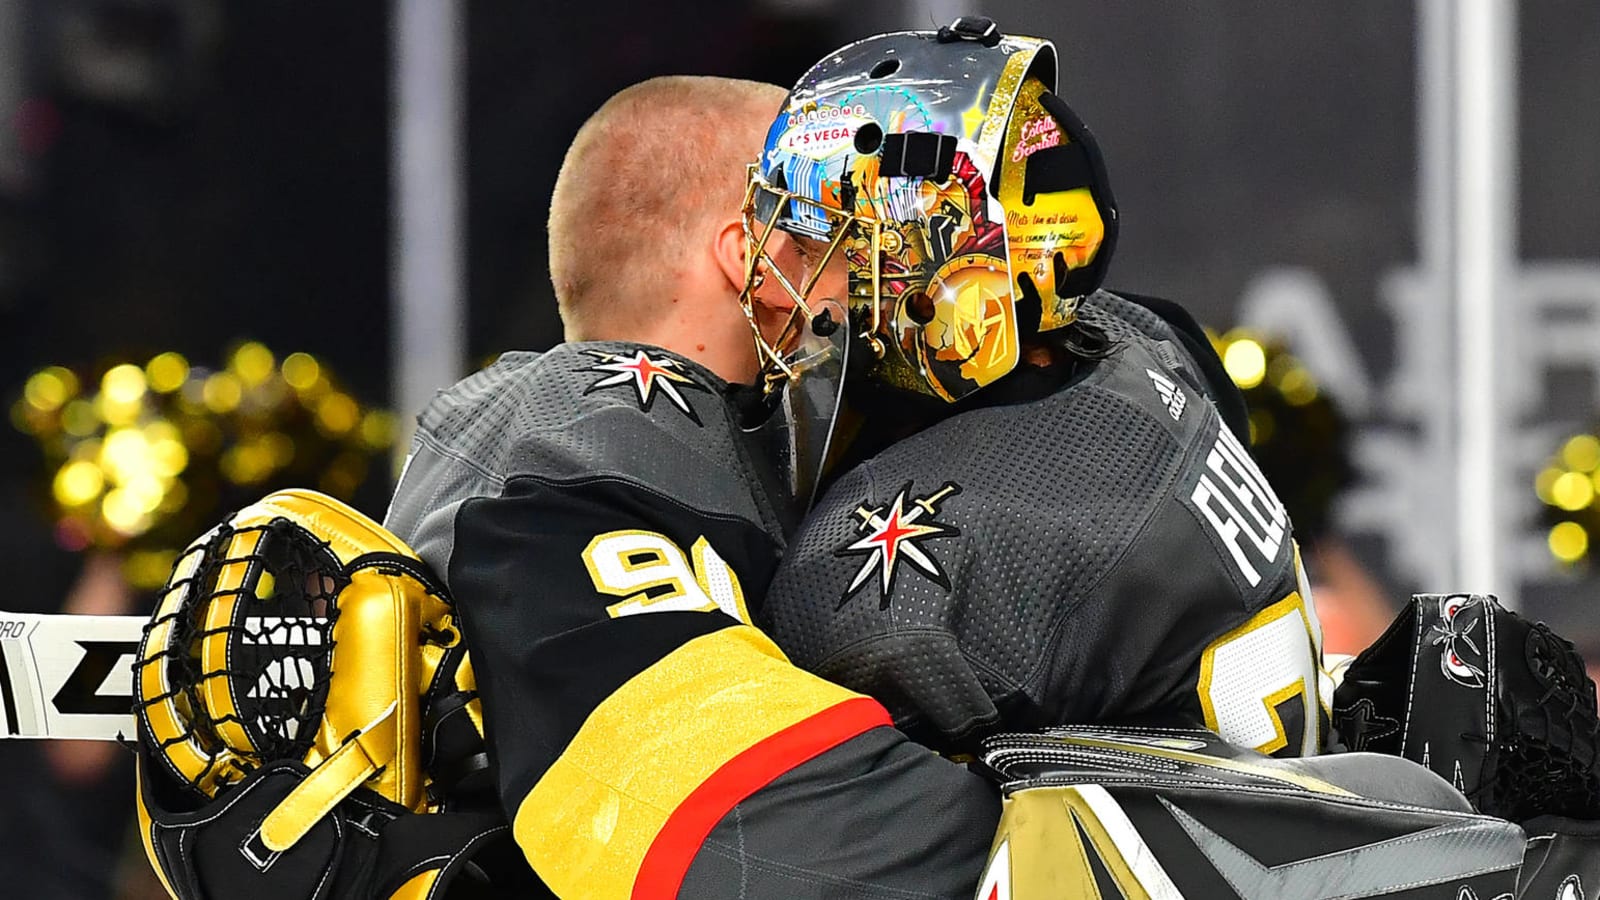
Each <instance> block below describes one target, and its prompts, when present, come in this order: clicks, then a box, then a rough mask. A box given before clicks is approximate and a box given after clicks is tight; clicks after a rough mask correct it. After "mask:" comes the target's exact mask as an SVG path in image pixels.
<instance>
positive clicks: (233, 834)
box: [134, 490, 548, 900]
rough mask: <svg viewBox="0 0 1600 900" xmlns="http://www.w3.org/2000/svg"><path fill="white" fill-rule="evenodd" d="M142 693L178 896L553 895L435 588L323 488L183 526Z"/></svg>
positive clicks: (145, 735)
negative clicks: (191, 532) (506, 794)
mask: <svg viewBox="0 0 1600 900" xmlns="http://www.w3.org/2000/svg"><path fill="white" fill-rule="evenodd" d="M134 693H135V713H136V718H137V724H138V732H139V735H138V736H139V761H138V777H139V789H138V797H137V800H138V803H137V805H138V812H139V819H140V826H141V827H140V832H141V836H142V838H143V840H144V845H145V850H146V853H147V855H148V856H149V858H150V862H151V864H152V865H153V866H154V867H155V869H156V871H157V873H158V874H159V875H160V877H161V879H162V881H163V883H164V885H165V886H166V888H167V891H168V893H169V894H171V895H172V896H173V897H175V898H180V900H202V898H207V900H209V898H221V897H227V898H242V900H252V898H269V897H270V898H301V897H304V898H325V897H340V898H345V897H350V898H369V897H370V898H397V900H399V898H405V900H420V898H442V897H468V898H477V897H500V896H512V895H516V896H522V897H526V896H548V894H547V893H545V892H544V890H543V887H542V885H540V884H539V882H538V880H537V878H536V877H535V876H534V875H533V873H532V871H531V870H530V869H528V867H527V864H526V862H525V861H524V860H523V858H522V856H521V853H520V852H519V851H518V850H517V848H516V845H515V843H514V842H513V840H512V838H511V834H510V828H509V826H508V825H507V823H506V822H505V820H504V817H503V816H502V815H501V814H500V812H499V809H498V805H497V803H496V801H495V798H494V790H493V784H492V776H491V773H490V772H489V770H488V757H487V753H486V751H485V748H484V743H483V739H482V727H483V726H482V722H483V718H482V712H481V709H480V708H479V704H478V701H477V695H476V691H475V684H474V681H473V677H472V671H471V664H470V661H469V659H468V657H467V655H466V650H465V648H464V647H463V646H462V643H461V636H460V630H459V628H458V627H457V625H456V621H455V614H454V611H453V609H452V607H451V604H450V602H449V599H448V597H447V595H446V594H445V592H444V591H443V589H442V587H441V586H440V585H439V584H438V582H437V581H436V580H435V579H434V577H433V576H432V575H431V573H430V572H429V571H428V569H427V567H426V566H425V565H424V564H423V563H422V561H421V560H420V559H418V558H417V557H416V555H415V554H414V553H412V552H411V551H410V549H409V548H407V547H406V546H405V544H404V543H402V542H401V541H400V540H399V539H398V538H396V537H395V536H394V535H392V534H390V533H389V532H387V531H385V530H384V529H383V528H382V526H380V525H378V524H377V523H375V522H373V521H372V520H370V519H368V518H367V517H365V516H363V515H361V514H360V513H358V512H356V511H355V510H353V509H351V508H349V507H348V506H345V505H344V504H342V503H339V502H338V501H336V500H334V499H332V498H330V497H326V496H323V495H321V494H317V493H315V492H312V491H302V490H290V491H280V492H278V493H274V494H271V495H269V496H267V497H266V498H264V499H262V500H261V501H260V502H258V503H255V504H253V505H251V506H249V507H246V508H245V509H243V510H240V511H239V512H237V513H235V514H234V515H232V516H230V517H229V518H228V519H227V520H226V521H224V522H223V523H222V524H221V525H219V526H217V527H216V528H215V529H213V530H212V531H210V532H209V533H207V534H206V535H204V536H202V537H201V538H200V539H198V540H196V541H195V542H194V543H193V544H191V545H190V546H189V548H188V549H187V550H186V551H185V552H184V554H183V555H182V556H181V557H180V558H179V560H178V563H177V565H176V567H175V569H174V571H173V575H172V577H171V579H170V581H169V582H168V584H167V587H166V589H165V590H164V592H163V594H162V596H161V599H160V601H159V603H158V605H157V609H156V612H155V615H154V616H153V617H152V619H151V621H150V623H149V625H148V626H147V627H146V629H145V632H144V637H143V640H142V642H141V644H140V647H139V654H138V659H137V662H136V663H135V666H134Z"/></svg>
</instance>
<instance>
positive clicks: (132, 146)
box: [0, 0, 1600, 898]
mask: <svg viewBox="0 0 1600 900" xmlns="http://www.w3.org/2000/svg"><path fill="white" fill-rule="evenodd" d="M1484 10H1488V11H1489V12H1488V14H1487V15H1488V16H1489V17H1488V18H1483V17H1482V16H1480V15H1479V13H1480V12H1482V11H1484ZM966 12H981V13H982V14H985V15H989V16H991V17H993V18H994V19H995V20H996V21H998V22H999V23H1000V25H1001V27H1002V28H1003V29H1008V30H1014V31H1017V32H1020V33H1031V34H1036V35H1039V36H1043V37H1048V38H1050V39H1052V40H1054V41H1055V42H1056V44H1057V47H1058V50H1059V52H1060V56H1061V62H1062V66H1061V69H1062V75H1061V85H1062V86H1061V93H1062V94H1063V96H1065V98H1066V99H1067V100H1068V102H1069V103H1071V104H1072V105H1073V106H1074V107H1075V108H1076V109H1077V110H1078V112H1079V113H1080V115H1081V116H1082V117H1083V118H1084V120H1085V121H1086V122H1088V123H1089V125H1090V127H1091V128H1092V129H1094V131H1095V133H1096V134H1097V136H1098V138H1099V140H1100V143H1101V145H1102V149H1103V150H1104V153H1105V156H1106V159H1107V161H1108V166H1109V168H1110V172H1111V176H1112V179H1113V183H1114V184H1115V187H1116V193H1117V198H1118V200H1119V203H1120V206H1121V210H1122V215H1123V229H1122V237H1121V242H1120V244H1119V246H1118V248H1117V258H1116V260H1115V262H1114V264H1113V266H1112V269H1111V276H1110V279H1109V283H1110V285H1111V286H1112V287H1124V288H1127V289H1130V290H1137V291H1140V292H1144V293H1153V294H1158V295H1162V296H1166V297H1170V298H1173V299H1175V300H1178V301H1181V302H1183V303H1185V304H1187V305H1188V306H1189V307H1190V308H1191V310H1192V311H1193V312H1194V313H1195V315H1196V316H1197V318H1199V319H1200V320H1201V321H1202V322H1204V323H1205V324H1207V325H1208V326H1210V327H1211V328H1213V329H1214V330H1215V332H1216V342H1217V346H1218V348H1219V350H1220V351H1221V352H1222V353H1223V354H1224V358H1225V360H1226V362H1227V364H1228V368H1229V371H1230V373H1232V374H1233V375H1234V377H1235V379H1236V380H1237V381H1238V382H1239V383H1240V384H1241V386H1242V387H1244V388H1246V390H1247V393H1248V395H1249V397H1250V400H1251V403H1252V409H1253V414H1252V426H1253V430H1254V434H1255V438H1256V449H1257V453H1258V455H1259V456H1260V457H1261V459H1262V460H1263V465H1264V466H1265V467H1266V468H1268V470H1269V476H1270V477H1271V478H1272V480H1273V482H1274V484H1275V485H1278V487H1279V490H1280V492H1281V493H1282V494H1284V497H1285V500H1286V501H1287V502H1289V504H1290V506H1291V512H1292V514H1293V516H1294V518H1295V521H1296V523H1297V526H1298V527H1299V529H1300V532H1301V534H1300V536H1301V539H1302V543H1303V544H1304V545H1305V546H1306V548H1307V563H1308V566H1309V567H1310V568H1311V569H1312V575H1313V579H1314V580H1315V581H1316V582H1318V587H1317V598H1318V602H1319V606H1320V607H1321V608H1322V611H1323V615H1324V619H1325V621H1326V622H1327V623H1328V630H1329V641H1330V645H1332V649H1336V650H1342V651H1344V652H1354V651H1356V650H1358V649H1360V647H1361V646H1363V645H1364V643H1365V642H1366V641H1369V640H1370V639H1371V638H1372V637H1373V636H1375V635H1376V633H1377V631H1378V630H1381V628H1382V627H1383V625H1384V624H1386V623H1387V621H1388V618H1389V616H1390V614H1391V612H1392V610H1393V609H1394V608H1396V607H1397V606H1398V605H1399V603H1400V601H1401V600H1402V599H1403V598H1404V597H1406V596H1407V595H1408V594H1409V593H1410V592H1411V591H1414V590H1448V589H1454V588H1458V587H1461V586H1463V585H1464V584H1469V583H1473V582H1472V579H1473V578H1474V577H1478V576H1481V575H1482V573H1484V572H1488V573H1490V574H1491V575H1492V583H1493V584H1494V585H1496V590H1497V591H1498V592H1500V593H1501V594H1502V595H1503V596H1504V597H1506V598H1507V599H1508V600H1509V601H1511V602H1513V603H1515V604H1516V605H1517V606H1518V607H1520V608H1521V609H1522V610H1524V611H1525V612H1527V613H1529V614H1531V615H1533V616H1534V617H1536V618H1541V619H1544V620H1546V621H1549V622H1551V623H1552V624H1553V625H1554V626H1555V627H1557V629H1558V630H1560V631H1561V632H1562V633H1564V634H1566V635H1568V636H1569V637H1571V638H1573V639H1574V640H1576V641H1578V642H1579V644H1580V646H1581V648H1582V649H1584V650H1585V651H1586V653H1587V654H1588V655H1589V656H1591V657H1596V656H1600V609H1596V607H1595V604H1596V601H1597V599H1600V598H1597V595H1596V578H1595V575H1594V572H1593V567H1592V564H1591V562H1590V552H1589V541H1590V536H1591V535H1593V534H1595V531H1596V529H1600V513H1597V512H1596V504H1595V495H1596V490H1597V487H1600V473H1597V469H1600V439H1597V438H1596V437H1595V436H1594V431H1595V428H1596V425H1597V424H1600V12H1597V10H1596V8H1595V7H1594V5H1593V4H1592V3H1582V2H1573V0H1525V2H1520V3H1517V2H1504V0H1496V2H1488V0H1486V2H1484V3H1482V4H1457V3H1456V2H1454V0H1415V2H1403V0H1345V2H1340V3H1332V2H1313V3H1297V4H1283V3H1276V2H1267V0H1211V2H1203V3H1181V4H1180V3H1167V2H1158V0H1124V2H1120V3H1115V4H1111V3H1099V2H1088V0H1059V2H1055V3H1051V4H1039V3H1030V2H1024V0H991V2H986V3H983V4H981V5H977V6H973V7H968V6H966V5H964V4H959V3H949V2H943V0H931V2H930V0H881V2H873V3H871V4H867V3H862V2H840V0H744V2H733V0H725V2H724V0H654V2H650V3H648V4H646V3H642V2H636V0H617V2H612V3H606V4H599V3H595V4H567V3H562V4H556V3H547V2H542V0H541V2H536V3H521V4H488V3H480V4H469V3H462V2H447V0H392V2H385V0H343V2H340V3H333V4H327V3H323V4H312V3H308V2H276V3H270V4H269V3H243V2H232V3H224V2H220V0H0V323H3V324H0V391H4V392H5V401H6V403H7V404H8V405H9V409H10V416H11V424H10V425H9V426H6V427H3V428H0V459H3V463H4V464H3V466H0V499H3V502H4V503H5V508H6V509H7V510H8V513H7V515H6V516H5V518H4V520H0V563H3V565H4V569H3V571H4V572H5V574H6V578H7V586H6V592H7V598H6V600H5V602H4V604H3V606H4V608H6V609H9V610H19V611H23V610H25V611H37V612H53V611H61V610H64V609H65V610H70V611H75V612H144V611H145V610H146V609H147V604H148V602H149V596H150V595H149V593H148V592H149V586H150V585H151V584H153V583H158V582H159V581H160V579H161V578H162V577H164V575H165V566H166V565H167V564H168V563H169V561H170V558H171V557H170V554H171V553H172V552H173V551H175V550H176V549H177V548H178V547H179V546H181V543H182V542H183V541H184V540H186V539H188V538H189V537H192V536H194V534H196V533H197V532H198V531H199V530H200V529H201V528H202V527H204V526H205V525H206V524H209V522H211V521H214V520H215V519H217V518H219V517H220V516H221V515H222V514H223V513H225V512H226V511H227V510H228V509H231V508H233V507H235V506H238V505H240V504H242V503H245V502H248V501H249V500H250V499H253V498H254V497H255V496H257V495H259V494H261V493H263V492H265V491H266V490H269V489H271V488H274V487H278V486H283V485H287V484H304V485H311V486H317V487H321V488H323V489H324V490H328V491H330V492H333V493H336V494H339V495H341V496H346V497H349V498H352V499H353V501H354V502H355V503H356V505H357V506H359V507H361V508H362V509H363V510H365V511H366V512H368V513H370V514H372V515H374V516H381V514H382V512H383V506H384V502H385V499H386V497H387V494H388V490H389V487H390V485H391V479H392V473H393V471H394V469H393V465H392V461H393V459H394V452H393V448H394V446H395V443H396V441H403V438H404V433H405V430H406V422H407V420H408V419H409V417H410V416H411V415H412V414H414V413H415V411H416V410H417V409H418V408H420V406H421V404H422V403H423V402H425V401H426V399H427V397H428V396H429V394H430V393H431V391H432V390H433V389H435V388H437V387H441V386H443V385H445V384H447V383H448V382H450V381H452V380H454V379H455V378H456V377H459V376H460V375H461V374H464V373H465V372H466V371H468V370H470V369H471V368H473V367H476V366H477V365H480V364H482V363H483V362H485V361H487V360H489V359H492V358H493V357H494V356H495V355H496V354H498V353H500V352H502V351H505V350H508V349H513V348H527V349H541V348H544V347H548V346H549V345H551V344H552V343H554V342H556V341H557V340H559V337H560V328H559V325H558V322H557V319H556V314H555V304H554V301H553V299H552V295H551V290H550V286H549V283H548V280H547V278H546V275H545V258H544V253H545V245H544V230H543V228H544V219H545V211H546V206H547V203H548V199H549V193H550V190H551V186H552V184H553V183H554V179H555V173H556V168H557V166H558V165H559V162H560V159H561V156H562V153H563V152H564V150H565V148H566V145H567V143H568V141H569V140H570V139H571V137H572V135H573V134H574V133H575V131H576V130H577V127H578V125H579V124H580V123H581V122H582V121H583V119H584V118H585V117H586V116H587V115H588V114H589V113H590V112H591V111H592V110H593V109H594V108H595V107H597V106H598V105H599V104H600V103H601V102H602V101H603V100H604V99H605V98H606V97H607V96H609V95H610V94H611V93H613V92H614V91H616V90H617V89H619V88H621V87H623V86H626V85H628V84H631V83H633V82H636V81H639V80H641V79H643V78H646V77H649V76H652V75H657V74H664V73H677V72H681V73H701V74H721V75H737V76H744V77H753V78H760V79H765V80H769V81H774V82H777V83H781V84H789V83H792V82H793V81H794V79H795V78H797V77H798V76H799V74H800V73H801V72H802V71H803V70H804V69H805V68H806V67H807V66H808V65H809V64H810V63H811V62H813V61H814V60H815V59H817V58H818V57H820V56H821V55H822V54H823V53H824V52H826V51H828V50H830V49H832V48H833V47H835V46H837V45H839V44H840V43H843V42H845V41H847V40H852V39H855V38H857V37H861V36H864V35H866V34H869V33H872V32H874V31H881V30H888V29H892V28H931V27H935V26H936V25H938V24H941V23H944V22H947V21H949V20H950V19H951V18H953V17H954V16H955V15H958V14H961V13H966ZM1495 15H1498V17H1499V18H1498V19H1495V18H1494V16H1495ZM1469 16H1478V18H1469ZM1474 41H1476V43H1475V42H1474ZM1463 466H1465V468H1463ZM1475 466H1476V467H1478V468H1477V469H1474V467H1475ZM1475 471H1476V472H1481V473H1483V474H1485V475H1486V477H1484V478H1481V479H1478V480H1476V481H1474V480H1473V479H1472V478H1470V477H1464V476H1463V474H1462V473H1463V472H1465V473H1467V475H1468V476H1470V475H1472V473H1474V472H1475ZM1459 483H1465V484H1468V485H1475V484H1476V485H1484V484H1487V485H1489V487H1487V488H1483V489H1482V490H1481V491H1480V490H1478V489H1477V488H1471V489H1463V488H1460V487H1458V484H1459ZM1486 561H1487V563H1486ZM1486 565H1487V566H1488V568H1485V566H1486ZM0 766H4V770H5V771H6V775H5V776H4V778H5V781H4V783H5V785H6V786H7V789H8V796H7V800H6V802H5V803H4V804H0V848H3V849H0V854H3V855H4V857H5V859H6V862H7V863H9V865H7V866H6V867H5V869H4V871H5V872H6V873H7V876H6V879H7V880H6V884H7V891H8V892H9V894H10V895H12V896H27V897H38V898H56V897H60V898H102V897H114V896H121V897H134V896H151V894H149V893H148V892H149V891H150V889H151V885H150V883H149V881H148V879H147V878H143V877H141V876H140V875H139V872H140V871H141V870H142V869H143V859H142V856H141V855H140V853H139V851H138V850H137V848H136V847H135V846H133V845H132V844H130V839H131V834H132V832H131V830H130V828H129V821H128V815H129V806H130V803H129V797H128V793H129V784H130V783H131V776H130V771H131V765H130V759H129V756H128V754H126V753H125V752H123V751H121V750H120V749H118V748H116V747H115V746H113V745H109V744H106V745H90V746H87V747H86V746H81V745H75V744H66V743H57V744H53V745H51V746H49V747H45V746H41V745H38V744H22V743H19V742H5V741H0ZM154 896H159V894H156V895H154Z"/></svg>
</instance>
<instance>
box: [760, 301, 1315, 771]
mask: <svg viewBox="0 0 1600 900" xmlns="http://www.w3.org/2000/svg"><path fill="white" fill-rule="evenodd" d="M1082 317H1083V318H1084V319H1085V320H1086V321H1088V322H1090V323H1091V324H1093V325H1096V326H1098V327H1100V328H1101V329H1103V330H1104V331H1105V332H1106V333H1107V335H1108V337H1109V338H1110V339H1111V340H1112V341H1113V344H1114V347H1113V350H1112V351H1111V353H1110V355H1109V356H1108V357H1106V358H1104V359H1101V360H1098V361H1096V362H1094V363H1092V364H1090V365H1089V367H1088V371H1087V374H1084V375H1082V376H1081V377H1079V378H1077V379H1076V380H1073V381H1070V382H1069V383H1067V384H1066V385H1065V386H1063V387H1060V388H1059V389H1057V390H1055V391H1054V392H1053V393H1050V394H1049V395H1047V396H1044V397H1043V398H1042V399H1034V400H1030V401H1028V402H1021V403H1013V404H1006V405H994V406H988V407H984V408H980V409H975V410H971V411H967V412H963V413H961V414H958V415H956V416H954V417H952V418H949V419H946V420H945V421H943V422H941V423H939V424H938V425H935V426H933V427H931V428H928V429H926V430H924V431H922V432H919V433H918V434H916V435H914V436H912V437H911V438H908V439H906V440H904V441H901V442H900V443H898V444H895V445H894V446H892V447H890V448H889V449H887V450H886V451H884V452H882V453H880V454H879V455H878V456H876V457H874V458H872V459H871V460H869V461H867V462H866V463H864V464H862V465H860V466H858V467H857V468H856V469H854V470H852V471H851V472H849V473H847V474H845V475H844V476H843V477H841V478H840V479H839V480H838V481H837V482H836V483H835V484H834V485H833V486H832V487H831V488H830V489H829V491H828V492H827V494H826V495H825V497H824V498H823V499H822V500H821V501H820V503H819V504H818V506H817V507H816V508H815V509H814V510H813V511H812V513H811V515H810V516H809V518H808V519H807V521H806V523H805V525H804V526H803V528H802V530H801V533H800V534H799V536H798V537H797V538H796V539H795V540H794V541H793V542H792V543H791V546H790V552H789V555H788V557H787V558H786V559H785V561H784V563H783V564H782V565H781V566H780V569H779V571H778V574H777V575H776V576H775V580H774V583H773V585H772V588H771V589H770V591H769V593H768V597H767V602H766V606H765V611H764V617H765V619H766V625H767V626H768V628H769V629H770V632H771V634H772V635H773V637H774V639H775V640H776V641H777V642H778V643H779V645H780V646H782V647H783V648H784V650H785V652H787V653H789V654H790V656H791V657H792V658H793V659H794V661H795V662H796V663H797V664H799V665H801V666H803V667H805V668H808V669H811V670H812V671H815V672H817V673H818V674H821V675H822V676H824V677H826V678H829V679H831V680H834V681H836V682H838V683H840V684H842V685H844V686H846V687H849V688H851V689H852V690H857V691H861V692H863V693H867V694H871V695H872V696H875V697H877V698H879V699H880V700H882V701H883V702H884V703H885V705H887V706H888V708H889V710H890V711H891V712H892V713H893V714H894V716H895V720H896V722H897V724H899V725H900V726H901V727H902V728H905V729H906V730H908V731H909V732H911V733H913V734H915V735H916V736H917V737H919V738H920V739H922V740H924V741H927V742H929V743H931V744H933V745H934V746H937V747H941V748H944V749H951V748H952V747H955V748H964V747H967V746H970V741H971V739H972V738H974V737H977V736H981V735H982V734H983V733H985V732H986V731H989V730H992V729H993V728H994V727H995V726H997V725H1003V726H1004V727H1006V728H1010V729H1025V728H1032V727H1038V726H1045V725H1054V724H1062V723H1073V722H1108V721H1130V720H1142V719H1147V718H1151V717H1156V718H1159V719H1160V720H1161V721H1163V722H1164V723H1167V724H1179V723H1190V724H1193V725H1197V726H1199V725H1204V726H1207V727H1210V728H1212V729H1213V730H1217V731H1219V732H1221V733H1222V734H1223V735H1224V737H1226V738H1228V739H1229V740H1232V741H1234V742H1236V743H1240V744H1243V745H1244V746H1247V747H1254V748H1257V749H1260V750H1262V751H1263V752H1267V753H1277V754H1280V755H1299V754H1304V753H1310V752H1315V751H1316V750H1317V749H1318V747H1319V745H1320V743H1321V732H1322V728H1321V719H1322V717H1323V712H1322V705H1321V702H1320V700H1319V685H1318V675H1317V664H1316V659H1317V658H1318V652H1317V650H1316V649H1315V648H1316V647H1317V646H1318V645H1319V644H1320V635H1319V634H1318V626H1317V624H1316V618H1315V613H1314V612H1313V611H1312V608H1311V606H1310V602H1309V598H1308V596H1307V592H1306V591H1305V589H1304V587H1303V585H1302V584H1301V581H1302V579H1301V577H1300V576H1299V574H1298V572H1299V566H1298V558H1297V551H1296V549H1295V545H1294V541H1293V539H1292V537H1291V533H1290V524H1289V520H1288V516H1287V514H1286V512H1285V511H1284V508H1283V505H1282V503H1281V502H1279V500H1278V498H1277V497H1276V496H1275V495H1274V493H1273V492H1272V489H1271V488H1270V487H1269V486H1268V485H1267V483H1266V481H1265V479H1264V478H1262V476H1261V474H1260V472H1259V470H1258V469H1257V468H1256V466H1255V465H1254V463H1253V462H1252V461H1251V460H1250V457H1249V453H1248V452H1247V451H1246V450H1245V448H1244V447H1243V446H1242V444H1241V443H1240V441H1239V440H1238V439H1237V438H1236V437H1235V436H1234V435H1233V433H1232V432H1230V431H1229V430H1228V429H1227V428H1226V427H1225V425H1224V424H1223V422H1222V420H1221V418H1220V417H1219V415H1218V414H1217V412H1216V409H1215V408H1214V407H1213V405H1212V403H1211V402H1210V401H1209V399H1208V396H1207V394H1206V391H1205V387H1204V382H1203V380H1202V376H1201V375H1200V374H1199V373H1198V369H1199V367H1198V366H1197V365H1196V364H1195V363H1194V361H1193V359H1192V358H1191V357H1189V355H1188V353H1187V351H1185V350H1184V349H1183V348H1182V346H1181V344H1180V343H1179V342H1178V341H1177V340H1176V339H1175V337H1174V334H1173V332H1172V331H1171V330H1170V327H1169V326H1168V325H1167V324H1166V322H1165V321H1164V320H1162V319H1160V318H1159V317H1158V316H1156V315H1155V314H1154V313H1152V312H1151V311H1150V310H1148V309H1146V308H1145V307H1143V306H1140V305H1137V304H1134V303H1132V302H1130V301H1127V300H1124V299H1122V298H1119V297H1116V296H1114V295H1111V294H1107V293H1104V292H1101V293H1098V294H1096V295H1094V296H1092V297H1091V298H1089V299H1088V300H1087V301H1086V302H1085V304H1084V307H1083V311H1082Z"/></svg>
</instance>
